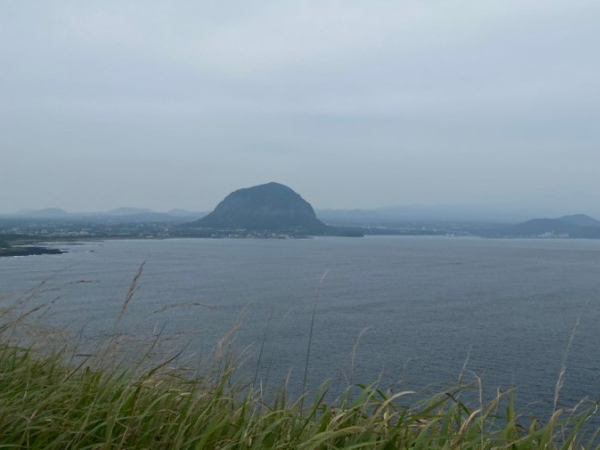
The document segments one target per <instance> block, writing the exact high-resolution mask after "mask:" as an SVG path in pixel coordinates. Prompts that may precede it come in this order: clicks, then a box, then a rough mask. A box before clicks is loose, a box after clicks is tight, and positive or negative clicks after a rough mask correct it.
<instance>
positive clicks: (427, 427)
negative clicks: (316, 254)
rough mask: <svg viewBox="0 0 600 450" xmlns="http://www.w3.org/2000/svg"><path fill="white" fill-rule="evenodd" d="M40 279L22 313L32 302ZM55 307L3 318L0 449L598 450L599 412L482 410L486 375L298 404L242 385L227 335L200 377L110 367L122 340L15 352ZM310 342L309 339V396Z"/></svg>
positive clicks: (508, 402) (498, 404) (320, 393)
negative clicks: (92, 348)
mask: <svg viewBox="0 0 600 450" xmlns="http://www.w3.org/2000/svg"><path fill="white" fill-rule="evenodd" d="M142 271H143V265H142V266H141V267H140V269H139V270H138V273H137V274H136V276H135V277H134V279H133V281H132V283H131V286H130V288H129V291H128V293H127V296H126V299H125V301H124V304H123V308H122V310H121V312H120V315H119V317H118V318H117V320H116V323H115V327H114V328H115V332H116V330H117V328H118V325H119V323H120V321H121V317H122V315H123V314H124V313H125V312H126V309H127V305H128V304H129V302H130V301H131V300H132V297H133V295H134V293H135V291H136V286H137V282H138V280H139V278H140V276H141V274H142ZM43 283H44V282H42V283H40V287H38V288H37V290H36V289H33V290H32V291H30V292H29V293H28V294H27V297H24V298H23V299H20V300H19V301H18V302H17V303H16V304H15V305H17V306H20V307H22V306H23V305H24V304H27V303H28V301H29V300H30V299H32V298H35V296H36V295H37V294H36V292H38V291H39V289H41V288H42V287H43ZM15 305H13V311H14V307H15ZM47 305H48V304H47V303H46V304H43V305H41V306H40V305H38V306H33V307H30V308H29V309H27V308H25V309H23V310H22V312H21V313H19V314H16V315H15V314H11V313H10V309H11V308H9V309H7V310H1V311H0V322H1V323H0V449H9V448H10V449H19V448H23V449H44V450H45V449H48V450H51V449H61V450H62V449H71V448H77V449H306V450H308V449H342V448H343V449H384V450H389V449H580V448H596V449H600V445H599V440H598V435H599V434H600V430H597V429H596V427H594V426H592V425H591V423H590V421H591V420H592V419H593V418H594V414H595V412H596V406H597V405H596V404H588V405H586V406H583V405H584V404H583V403H582V404H580V405H578V406H576V407H575V408H573V409H571V410H561V409H556V408H555V410H553V411H549V412H548V416H549V417H550V418H549V419H548V420H546V421H544V422H542V421H540V420H538V419H536V418H534V417H529V416H524V415H523V414H520V413H519V412H518V411H517V410H516V408H515V399H514V393H513V392H512V391H510V392H506V393H500V392H499V393H498V394H497V396H496V397H495V398H494V399H493V400H492V401H490V402H487V403H484V402H483V395H482V389H481V382H480V380H478V379H476V382H475V384H474V385H471V386H468V385H465V384H462V382H461V384H460V385H457V386H456V387H455V388H454V389H449V390H447V391H444V392H441V393H439V394H437V395H431V396H429V397H427V398H423V395H422V394H417V393H414V392H391V391H383V390H382V389H379V388H378V386H377V385H376V384H373V385H360V384H358V385H350V386H348V387H347V389H346V390H345V391H344V393H343V394H342V395H340V396H339V397H338V398H337V399H335V400H333V401H326V400H325V397H326V389H325V388H322V389H320V390H317V391H312V392H310V391H309V392H305V393H304V394H303V395H301V396H300V398H290V397H289V396H288V395H287V394H286V391H285V385H284V386H282V387H281V388H280V389H276V388H273V389H271V388H270V390H269V392H264V391H263V388H262V386H261V385H260V384H258V385H257V380H256V374H255V376H254V381H253V382H251V383H247V384H243V383H240V382H238V381H235V380H237V379H238V378H239V377H236V376H234V375H235V374H236V370H237V364H236V363H235V361H234V360H233V359H232V358H231V357H230V356H229V354H228V353H227V351H226V350H224V349H223V347H226V346H227V344H226V342H227V339H226V338H224V341H223V343H221V344H220V345H219V348H218V353H219V354H222V355H224V356H223V357H221V358H219V359H218V360H217V361H215V368H214V369H213V370H211V369H207V370H206V372H205V373H204V374H203V375H200V376H198V375H195V376H191V375H189V374H188V373H186V372H185V371H183V370H181V368H178V367H173V366H172V364H171V363H172V362H173V361H174V358H170V359H166V360H165V361H163V362H161V363H156V364H155V365H153V366H152V365H150V364H149V363H148V361H146V363H144V364H141V363H140V364H138V365H135V366H118V365H114V364H111V362H110V361H113V360H114V359H115V355H114V353H116V352H118V351H119V341H118V339H114V340H112V341H109V342H108V344H109V345H106V343H104V344H103V345H100V346H99V347H98V350H97V351H96V352H92V353H88V354H86V355H81V354H78V353H77V351H76V350H73V349H70V350H67V349H68V348H69V347H68V346H67V347H64V348H63V349H62V350H48V347H46V349H45V350H44V349H42V350H39V349H38V350H34V349H33V348H23V347H22V346H19V345H16V344H15V343H14V340H13V339H12V337H13V336H14V335H15V331H18V330H19V329H20V328H22V327H23V326H25V324H26V322H27V320H28V319H30V318H32V317H34V316H35V314H36V312H38V311H40V310H41V309H42V307H46V306H47ZM315 308H316V306H315V307H314V308H313V321H312V322H311V328H312V324H314V314H315ZM7 311H8V312H7ZM17 334H18V333H17ZM265 335H266V331H265ZM154 345H156V343H155V342H153V343H150V344H149V347H150V349H151V348H152V347H153V346H154ZM310 345H311V336H309V342H308V349H307V355H306V368H305V373H304V386H305V389H306V386H307V384H306V376H307V375H306V374H307V371H308V365H309V357H310ZM54 348H56V347H54ZM109 360H110V361H109ZM561 378H562V373H561ZM561 378H559V382H558V383H557V395H558V394H559V390H560V380H561ZM461 379H462V378H461ZM473 394H475V395H473ZM465 398H470V399H473V398H474V399H476V400H474V401H470V402H467V401H465V400H464V399H465Z"/></svg>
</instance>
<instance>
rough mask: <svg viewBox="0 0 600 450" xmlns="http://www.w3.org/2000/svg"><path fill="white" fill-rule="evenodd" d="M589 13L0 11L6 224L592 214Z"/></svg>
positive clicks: (304, 5) (355, 8)
mask: <svg viewBox="0 0 600 450" xmlns="http://www.w3.org/2000/svg"><path fill="white" fill-rule="evenodd" d="M599 19H600V4H599V3H598V2H593V1H591V0H574V1H573V0H572V1H567V0H557V1H554V2H546V1H542V0H533V1H530V2H519V1H516V0H507V1H506V2H501V3H500V2H492V1H487V0H484V1H479V2H466V1H464V0H459V1H456V2H452V4H449V3H447V2H442V1H441V0H434V1H432V2H427V3H424V2H419V1H417V0H413V1H402V2H388V1H383V0H376V1H369V2H366V1H356V0H348V1H330V0H324V1H322V2H301V1H293V2H292V1H287V2H281V1H279V2H275V1H258V2H241V1H229V2H219V3H215V2H192V1H189V0H182V1H178V2H173V3H168V4H167V3H165V2H158V1H141V0H132V1H130V2H127V3H126V4H123V2H117V1H115V0H108V1H102V2H100V1H89V2H80V1H75V0H72V1H60V0H51V1H48V2H43V3H41V2H37V3H36V4H35V5H34V4H32V3H29V2H17V1H2V0H0V39H1V42H2V44H0V58H1V60H2V61H3V67H4V70H3V71H2V72H1V73H0V98H2V103H1V105H0V119H1V120H0V149H1V151H2V170H1V172H0V213H10V212H15V211H19V210H24V209H42V208H47V207H60V208H63V209H65V210H67V211H73V212H83V211H106V210H110V209H114V208H117V207H121V206H133V207H140V208H151V209H153V210H158V211H166V210H170V209H173V208H185V209H188V210H193V211H209V210H211V209H212V208H214V206H215V205H216V204H217V203H218V202H219V201H220V200H221V199H222V198H223V197H224V196H225V195H227V194H228V193H229V192H231V191H233V190H235V189H238V188H241V187H248V186H253V185H256V184H261V183H265V182H269V181H278V182H281V183H284V184H286V185H289V186H290V187H292V188H293V189H294V190H296V191H297V192H298V193H300V194H301V195H302V196H303V197H304V198H305V199H306V200H308V201H309V202H311V203H312V204H313V206H314V207H315V208H363V209H364V208H374V207H382V206H388V205H456V206H457V208H458V207H469V208H471V207H475V208H476V207H481V208H487V209H489V210H490V211H493V210H497V211H513V212H515V211H520V212H523V211H531V213H532V214H531V215H537V214H545V215H561V214H569V213H579V212H584V213H587V214H591V215H595V216H598V217H600V205H599V204H598V201H597V199H598V198H599V194H600V151H598V150H599V148H598V143H599V142H600V127H598V125H597V117H599V116H600V114H599V113H600V111H599V109H600V59H599V58H598V57H597V56H596V55H597V48H598V46H599V45H600V30H599V29H598V27H597V23H598V21H599Z"/></svg>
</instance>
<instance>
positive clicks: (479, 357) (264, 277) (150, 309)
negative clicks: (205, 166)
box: [0, 236, 600, 409]
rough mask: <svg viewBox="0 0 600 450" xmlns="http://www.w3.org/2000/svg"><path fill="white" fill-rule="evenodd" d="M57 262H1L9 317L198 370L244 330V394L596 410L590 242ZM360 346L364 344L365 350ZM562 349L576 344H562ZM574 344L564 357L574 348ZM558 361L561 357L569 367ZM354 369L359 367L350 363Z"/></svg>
mask: <svg viewBox="0 0 600 450" xmlns="http://www.w3.org/2000/svg"><path fill="white" fill-rule="evenodd" d="M58 246H59V247H61V248H65V249H68V251H69V252H68V253H66V254H64V255H44V256H35V257H25V258H0V294H1V295H2V298H3V300H2V301H3V302H8V303H10V302H12V301H16V300H18V299H20V298H23V297H27V296H33V297H35V298H34V300H33V301H35V302H38V303H39V302H48V301H52V300H54V302H53V303H52V305H51V309H50V310H48V311H46V312H45V313H44V314H45V315H44V316H43V317H42V318H41V319H40V320H41V321H45V322H47V324H48V325H51V326H55V327H59V328H63V329H68V330H70V331H71V332H72V333H73V335H74V336H77V337H78V339H83V340H85V339H97V338H98V337H99V336H102V335H104V334H110V333H111V332H113V330H114V328H115V321H116V319H117V317H118V316H119V313H120V310H121V307H122V305H123V300H124V298H125V297H126V295H127V292H128V289H129V286H130V284H131V281H132V279H133V277H134V276H135V274H136V272H137V271H138V269H139V267H140V265H141V264H142V262H144V261H145V266H144V270H143V273H142V275H141V277H140V279H139V283H138V286H137V290H136V292H135V295H134V296H133V298H132V299H131V301H130V302H129V305H128V308H127V310H126V312H125V314H124V316H123V318H122V320H121V322H120V323H119V324H118V326H117V330H118V331H119V332H122V333H128V334H129V335H131V336H134V337H139V338H140V339H142V340H149V339H150V340H151V339H152V336H153V335H156V333H158V332H159V331H158V330H160V332H161V333H162V335H163V336H165V337H167V336H168V337H169V339H170V342H171V343H172V344H173V345H174V346H175V347H180V348H182V349H183V353H182V356H181V358H185V361H186V364H190V362H193V363H195V362H196V361H198V364H199V365H201V364H202V361H207V360H210V357H211V354H212V352H213V350H214V348H215V345H216V344H217V342H218V341H219V340H220V339H221V338H223V337H224V336H226V335H227V333H228V331H229V330H231V328H232V327H233V326H234V325H236V323H238V325H239V327H238V330H237V331H236V333H235V335H234V336H235V337H234V339H233V343H232V347H231V348H232V349H233V350H234V352H235V353H236V354H237V355H241V356H243V359H244V364H243V368H242V373H243V374H246V375H247V377H248V379H249V380H252V378H253V377H254V373H255V370H256V367H257V361H258V355H259V354H260V353H261V348H262V356H261V360H260V365H259V366H258V379H259V381H260V382H262V383H270V384H271V385H272V384H281V383H282V382H283V380H284V378H285V377H286V376H288V375H289V389H290V390H291V391H293V392H299V390H300V389H301V384H302V380H303V375H304V365H305V361H306V354H307V345H308V339H309V332H310V327H311V318H312V314H313V311H314V312H315V316H314V317H315V321H314V331H313V338H312V346H311V353H310V358H309V371H308V383H309V386H310V387H315V386H316V385H318V384H320V383H321V382H323V381H325V380H330V384H331V386H332V391H333V392H335V391H336V390H337V389H341V388H342V387H345V386H347V384H348V383H349V382H362V383H370V382H372V381H374V380H376V379H380V380H381V383H382V384H383V385H386V386H393V387H394V388H397V389H421V388H425V387H429V388H431V389H434V388H439V387H440V386H444V385H445V384H446V383H452V382H454V381H456V380H457V378H458V376H459V374H460V373H461V371H462V370H463V367H466V370H465V371H464V373H465V378H466V379H470V380H473V379H474V375H473V374H476V375H477V376H478V377H480V378H481V380H482V382H483V384H484V387H485V392H486V395H492V394H493V392H495V389H496V388H500V389H508V388H511V387H515V388H516V390H517V395H518V398H519V401H520V403H523V404H528V405H536V406H534V407H533V409H535V408H539V407H547V406H548V405H551V404H552V400H553V396H554V390H555V385H556V381H557V378H558V374H559V371H560V367H561V364H562V363H563V362H565V363H566V367H567V371H566V375H565V383H564V387H563V389H562V392H561V404H563V405H565V406H569V405H571V406H572V405H573V404H575V403H576V402H577V401H578V400H580V399H581V398H583V397H586V396H588V397H590V398H592V399H596V398H598V397H599V396H600V326H599V324H600V322H599V319H600V241H588V240H510V239H498V240H493V239H478V238H443V237H395V236H394V237H366V238H362V239H353V238H333V237H323V238H314V239H299V240H252V239H247V240H246V239H239V240H235V239H232V240H229V239H222V240H220V239H172V240H116V241H104V242H93V243H84V244H81V245H70V244H64V245H63V244H58ZM359 336H360V339H359ZM570 342H571V343H570ZM569 343H570V345H569ZM567 349H568V351H567ZM353 361H354V363H353Z"/></svg>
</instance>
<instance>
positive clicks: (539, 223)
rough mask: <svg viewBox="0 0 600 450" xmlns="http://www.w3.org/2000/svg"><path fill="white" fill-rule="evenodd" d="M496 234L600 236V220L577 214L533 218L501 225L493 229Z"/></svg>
mask: <svg viewBox="0 0 600 450" xmlns="http://www.w3.org/2000/svg"><path fill="white" fill-rule="evenodd" d="M493 234H495V235H501V236H507V237H557V236H558V237H571V238H588V239H598V238H600V221H597V220H596V219H594V218H592V217H590V216H586V215H585V214H576V215H571V216H563V217H559V218H556V219H533V220H528V221H527V222H523V223H519V224H516V225H508V226H503V227H499V228H497V229H496V230H494V231H493Z"/></svg>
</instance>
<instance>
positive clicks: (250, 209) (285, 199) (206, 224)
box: [190, 182, 328, 234]
mask: <svg viewBox="0 0 600 450" xmlns="http://www.w3.org/2000/svg"><path fill="white" fill-rule="evenodd" d="M190 226H193V227H201V228H211V229H218V230H236V229H245V230H269V231H280V232H284V231H290V232H302V233H309V234H315V233H316V234H321V233H323V232H325V231H326V230H327V228H328V227H327V225H325V224H324V223H323V222H321V221H320V220H319V219H317V216H316V215H315V211H314V210H313V208H312V206H311V205H310V203H308V202H307V201H306V200H304V199H303V198H302V197H301V196H300V195H299V194H297V193H296V192H294V191H293V190H292V189H290V188H289V187H287V186H285V185H283V184H280V183H274V182H272V183H267V184H261V185H259V186H253V187H249V188H245V189H238V190H237V191H234V192H232V193H231V194H229V195H228V196H227V197H225V199H224V200H223V201H222V202H220V203H219V204H218V205H217V207H216V208H215V210H214V211H213V212H211V213H210V214H208V215H207V216H206V217H203V218H202V219H200V220H197V221H195V222H193V223H191V224H190Z"/></svg>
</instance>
